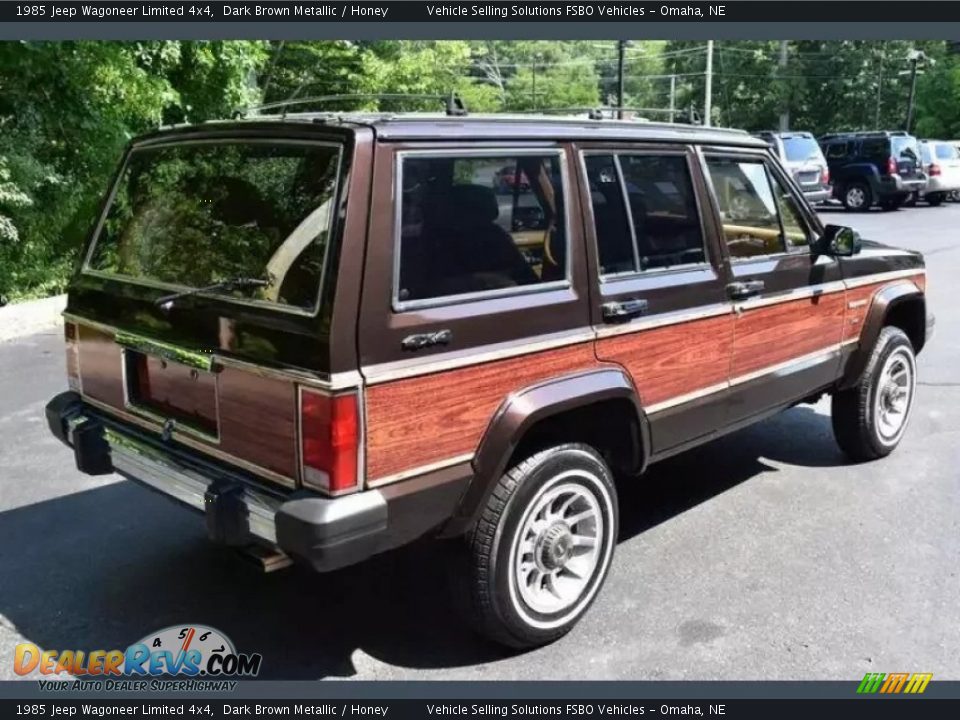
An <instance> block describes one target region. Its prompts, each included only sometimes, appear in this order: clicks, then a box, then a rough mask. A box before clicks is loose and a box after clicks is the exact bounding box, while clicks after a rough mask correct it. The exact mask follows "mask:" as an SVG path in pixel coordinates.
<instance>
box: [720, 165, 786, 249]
mask: <svg viewBox="0 0 960 720" xmlns="http://www.w3.org/2000/svg"><path fill="white" fill-rule="evenodd" d="M707 167H708V168H709V170H710V179H711V181H712V182H713V189H714V192H715V193H716V196H717V203H718V205H719V210H720V219H721V221H722V223H723V234H724V237H725V239H726V242H727V247H728V248H729V251H730V256H731V257H735V258H738V257H751V256H754V255H772V254H775V253H781V252H784V251H785V250H786V245H785V243H784V238H783V232H782V230H781V227H780V217H779V212H778V207H779V202H782V201H778V200H777V199H776V198H775V197H774V192H773V187H772V186H771V183H770V179H769V178H768V175H767V170H766V167H765V166H764V164H763V163H762V162H759V161H742V160H735V159H733V158H715V157H714V158H708V159H707Z"/></svg>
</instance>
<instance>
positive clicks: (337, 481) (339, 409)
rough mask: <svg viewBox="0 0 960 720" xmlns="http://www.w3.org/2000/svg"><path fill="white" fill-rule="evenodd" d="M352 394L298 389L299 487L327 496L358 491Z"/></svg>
mask: <svg viewBox="0 0 960 720" xmlns="http://www.w3.org/2000/svg"><path fill="white" fill-rule="evenodd" d="M359 424H360V423H359V411H358V408H357V395H356V393H346V394H343V395H326V394H324V393H319V392H314V391H312V390H308V389H307V388H303V387H301V388H300V458H301V462H302V467H303V484H304V485H306V486H308V487H312V488H315V489H318V490H322V491H324V492H326V493H329V494H331V495H341V494H343V493H346V492H351V491H353V490H356V489H358V487H357V486H358V484H359V477H358V473H357V461H358V457H357V451H358V449H359V429H360V428H359Z"/></svg>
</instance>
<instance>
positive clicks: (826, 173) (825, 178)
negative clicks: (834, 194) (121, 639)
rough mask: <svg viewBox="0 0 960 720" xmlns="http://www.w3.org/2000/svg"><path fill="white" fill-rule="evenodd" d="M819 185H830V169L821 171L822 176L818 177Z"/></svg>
mask: <svg viewBox="0 0 960 720" xmlns="http://www.w3.org/2000/svg"><path fill="white" fill-rule="evenodd" d="M820 184H821V185H829V184H830V168H824V169H823V175H821V176H820Z"/></svg>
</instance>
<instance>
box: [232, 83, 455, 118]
mask: <svg viewBox="0 0 960 720" xmlns="http://www.w3.org/2000/svg"><path fill="white" fill-rule="evenodd" d="M303 87H304V86H303V85H301V86H300V87H299V88H297V90H295V91H294V93H293V94H292V95H291V96H290V97H289V98H287V99H286V100H279V101H277V102H271V103H265V104H263V105H254V106H251V107H247V108H243V109H242V110H238V111H237V112H235V113H234V117H238V118H239V117H245V116H246V115H248V114H250V113H256V114H259V113H262V112H263V111H264V110H280V109H282V110H283V112H282V113H281V116H282V117H286V116H287V110H288V109H289V108H290V107H292V106H294V105H315V104H319V103H335V102H341V101H344V100H440V101H442V102H443V104H444V110H445V111H446V114H447V115H449V116H451V117H463V116H464V115H466V114H467V108H466V106H465V105H464V104H463V100H461V99H460V96H459V95H457V94H456V93H454V92H451V93H449V94H448V95H435V94H408V93H345V94H338V95H314V96H311V97H304V98H300V97H297V95H298V94H299V92H300V90H301V89H302V88H303Z"/></svg>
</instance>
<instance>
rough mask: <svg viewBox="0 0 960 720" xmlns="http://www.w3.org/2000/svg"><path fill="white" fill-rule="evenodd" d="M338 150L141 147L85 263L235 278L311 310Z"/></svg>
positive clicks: (166, 277) (238, 294)
mask: <svg viewBox="0 0 960 720" xmlns="http://www.w3.org/2000/svg"><path fill="white" fill-rule="evenodd" d="M339 166H340V148H339V147H337V146H331V145H321V144H316V143H309V144H308V143H282V142H273V141H266V142H265V141H238V140H224V141H199V142H191V143H180V144H170V145H161V146H154V147H145V148H138V149H134V150H133V151H132V152H131V153H130V155H129V157H128V159H127V163H126V165H125V167H124V169H123V171H122V173H121V175H120V179H119V181H118V184H117V186H116V189H115V192H114V195H113V198H112V200H111V203H110V206H109V209H108V210H107V214H106V217H105V219H104V222H103V225H102V228H101V230H100V233H99V236H98V238H97V239H96V241H95V244H94V246H93V247H92V249H91V251H90V255H89V257H88V264H87V269H88V270H92V271H94V272H97V273H104V274H109V275H113V276H119V277H120V278H126V279H130V280H134V281H141V282H151V283H154V284H159V285H161V286H166V287H170V288H173V289H192V288H205V287H207V286H210V285H214V284H216V283H219V282H223V281H227V280H230V279H233V278H257V279H262V280H265V281H266V283H267V284H266V285H265V286H262V287H249V286H245V287H240V288H235V289H232V288H229V287H227V288H224V289H221V290H215V291H211V292H216V293H218V294H221V295H224V296H227V297H232V298H234V299H241V300H246V301H255V302H264V303H269V304H274V305H281V306H292V307H296V308H302V309H308V310H313V309H315V307H316V304H317V299H318V297H319V286H320V280H321V277H322V275H323V265H324V260H325V257H326V251H327V246H328V244H329V242H330V236H331V229H332V224H333V220H334V216H335V214H336V213H335V212H334V207H333V206H334V203H335V196H336V187H337V178H338V174H339Z"/></svg>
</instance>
